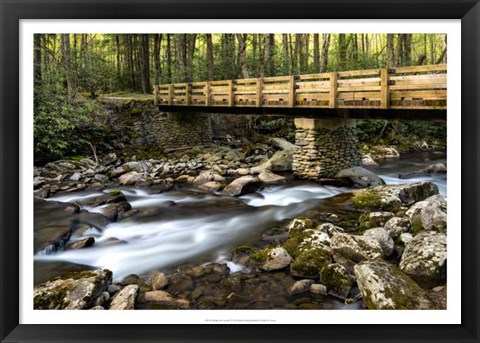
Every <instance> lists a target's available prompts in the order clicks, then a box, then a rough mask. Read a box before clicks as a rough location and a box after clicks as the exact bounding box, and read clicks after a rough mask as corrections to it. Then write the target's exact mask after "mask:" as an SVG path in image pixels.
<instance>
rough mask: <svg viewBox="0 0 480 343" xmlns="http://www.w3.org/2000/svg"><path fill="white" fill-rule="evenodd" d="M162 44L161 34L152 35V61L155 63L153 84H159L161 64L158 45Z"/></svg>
mask: <svg viewBox="0 0 480 343" xmlns="http://www.w3.org/2000/svg"><path fill="white" fill-rule="evenodd" d="M161 45H162V34H158V33H157V34H154V35H153V63H154V64H155V84H156V85H159V84H160V75H161V65H160V47H161Z"/></svg>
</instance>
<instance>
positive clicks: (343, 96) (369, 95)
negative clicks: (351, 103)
mask: <svg viewBox="0 0 480 343" xmlns="http://www.w3.org/2000/svg"><path fill="white" fill-rule="evenodd" d="M380 97H381V93H380V92H345V93H338V94H337V99H338V100H362V99H367V100H380Z"/></svg>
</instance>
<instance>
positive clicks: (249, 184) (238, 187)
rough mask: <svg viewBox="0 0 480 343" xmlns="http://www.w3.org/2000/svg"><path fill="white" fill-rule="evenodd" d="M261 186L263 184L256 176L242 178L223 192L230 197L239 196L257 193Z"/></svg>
mask: <svg viewBox="0 0 480 343" xmlns="http://www.w3.org/2000/svg"><path fill="white" fill-rule="evenodd" d="M261 185H262V183H261V182H260V180H258V178H257V177H255V176H242V177H239V178H238V179H235V180H233V181H232V182H231V183H230V184H228V185H227V186H226V187H225V188H224V189H223V192H224V193H226V194H228V195H232V196H238V195H243V194H247V193H253V192H255V191H257V190H258V189H259V188H260V187H261Z"/></svg>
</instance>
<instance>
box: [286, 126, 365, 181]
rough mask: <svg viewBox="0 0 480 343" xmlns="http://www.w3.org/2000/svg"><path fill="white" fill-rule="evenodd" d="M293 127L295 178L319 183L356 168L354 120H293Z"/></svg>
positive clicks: (357, 163) (359, 160) (358, 161)
mask: <svg viewBox="0 0 480 343" xmlns="http://www.w3.org/2000/svg"><path fill="white" fill-rule="evenodd" d="M295 127H296V133H295V145H296V146H297V148H296V150H295V153H294V155H293V173H294V175H295V176H297V177H299V178H302V179H310V180H319V179H321V178H329V177H334V176H335V175H336V174H337V173H338V172H339V171H340V170H342V169H346V168H350V167H353V166H357V165H360V162H361V155H360V151H359V148H358V140H357V135H356V128H355V120H354V119H307V118H296V119H295Z"/></svg>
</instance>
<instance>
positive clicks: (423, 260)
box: [400, 231, 447, 288]
mask: <svg viewBox="0 0 480 343" xmlns="http://www.w3.org/2000/svg"><path fill="white" fill-rule="evenodd" d="M400 269H401V270H402V271H403V272H404V273H405V274H407V275H408V276H410V277H411V278H412V279H414V280H415V281H416V282H417V283H418V284H419V285H421V286H422V287H426V288H430V287H434V286H438V285H442V284H444V283H445V281H446V274H447V236H445V235H444V234H442V233H437V232H434V231H424V232H421V233H419V234H418V235H416V236H415V237H414V238H413V239H412V240H411V241H410V242H408V243H407V244H406V247H405V250H404V252H403V255H402V259H401V260H400Z"/></svg>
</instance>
